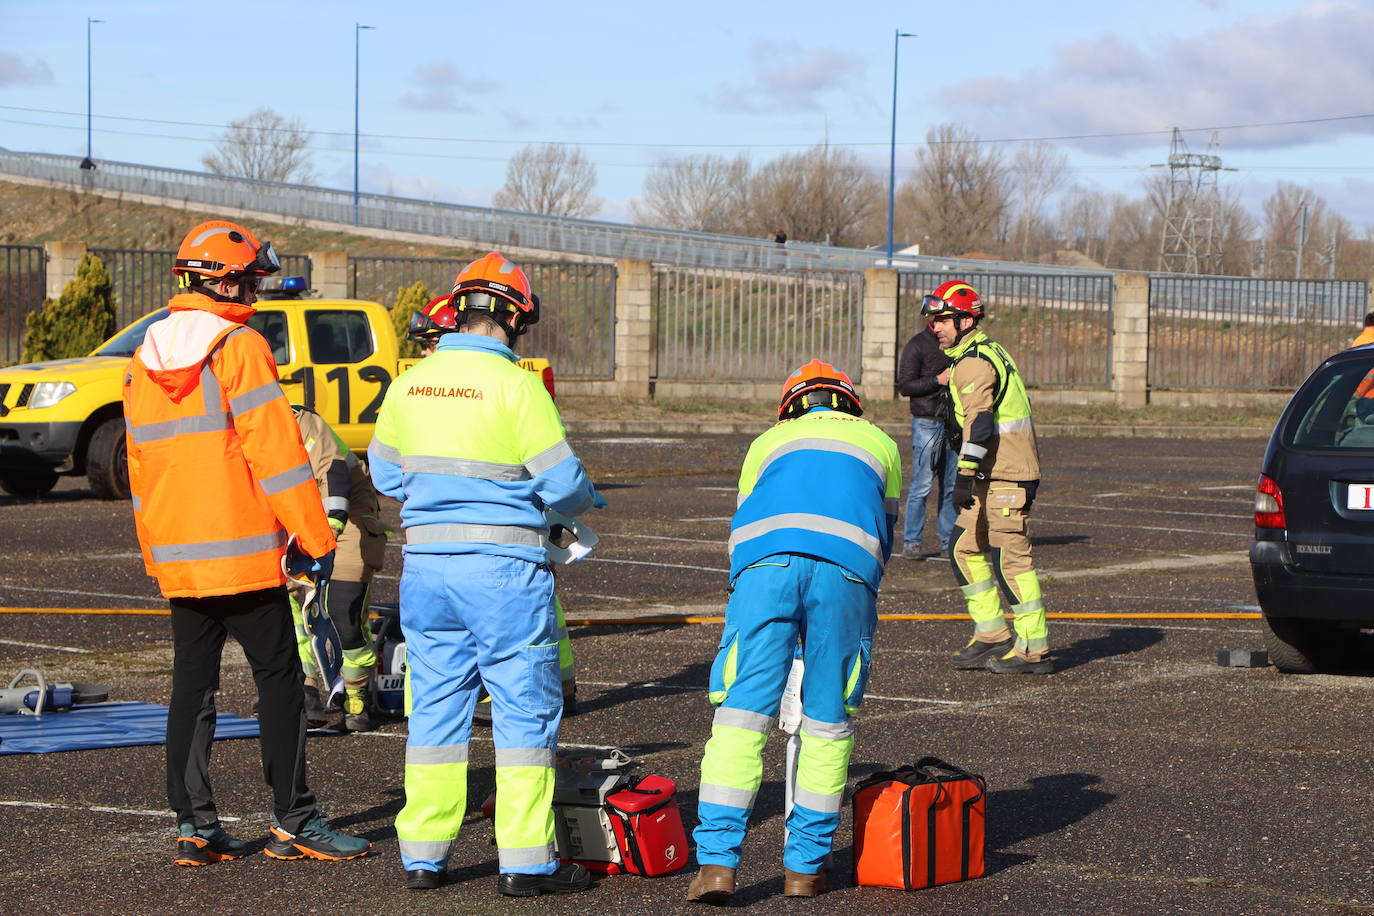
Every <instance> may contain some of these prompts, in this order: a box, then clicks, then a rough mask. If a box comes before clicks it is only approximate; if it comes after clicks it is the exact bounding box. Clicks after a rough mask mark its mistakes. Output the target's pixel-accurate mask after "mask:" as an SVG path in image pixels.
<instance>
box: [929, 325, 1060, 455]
mask: <svg viewBox="0 0 1374 916" xmlns="http://www.w3.org/2000/svg"><path fill="white" fill-rule="evenodd" d="M945 355H946V356H948V357H949V358H950V359H952V360H954V367H953V368H952V369H951V370H950V376H949V393H950V400H951V401H952V402H953V405H954V420H955V422H956V423H958V424H959V428H960V429H961V430H962V431H963V434H964V442H963V445H961V446H960V448H959V467H960V468H961V471H962V472H963V473H972V472H974V471H981V472H982V473H983V474H984V475H985V476H987V477H990V478H992V479H994V480H1039V479H1040V452H1039V448H1038V446H1037V445H1036V441H1035V424H1034V423H1033V422H1032V420H1031V405H1030V397H1029V396H1027V394H1026V386H1025V383H1024V382H1022V381H1021V373H1020V372H1018V371H1017V369H1016V363H1015V362H1013V361H1012V358H1011V356H1010V355H1009V354H1008V353H1007V351H1006V350H1004V349H1003V348H1002V345H1001V344H999V343H995V342H993V341H991V340H989V339H988V335H987V334H985V333H983V332H982V331H974V332H973V333H972V334H969V335H968V336H967V337H965V338H964V339H963V340H961V341H959V343H958V344H956V345H955V346H953V347H949V348H948V349H946V350H945Z"/></svg>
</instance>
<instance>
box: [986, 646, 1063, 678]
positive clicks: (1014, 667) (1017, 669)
mask: <svg viewBox="0 0 1374 916" xmlns="http://www.w3.org/2000/svg"><path fill="white" fill-rule="evenodd" d="M987 668H988V670H989V671H994V672H996V673H997V674H1051V673H1053V672H1054V662H1052V661H1050V660H1049V659H1048V658H1042V659H1037V660H1034V661H1033V660H1031V659H1029V658H1026V657H1024V656H1021V655H1017V654H1016V652H1014V651H1012V652H1008V653H1007V654H1006V655H995V656H993V657H992V658H989V659H988V660H987Z"/></svg>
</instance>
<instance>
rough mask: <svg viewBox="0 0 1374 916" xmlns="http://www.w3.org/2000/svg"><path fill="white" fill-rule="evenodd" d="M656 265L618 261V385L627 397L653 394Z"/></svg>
mask: <svg viewBox="0 0 1374 916" xmlns="http://www.w3.org/2000/svg"><path fill="white" fill-rule="evenodd" d="M653 295H654V269H653V265H652V264H651V263H650V262H648V261H632V260H626V259H622V260H618V261H616V262H615V385H616V389H617V393H618V394H619V395H620V396H621V397H627V398H647V397H649V396H651V394H652V391H651V389H650V379H649V376H650V373H651V371H652V367H653V347H654V336H653V334H654V327H653Z"/></svg>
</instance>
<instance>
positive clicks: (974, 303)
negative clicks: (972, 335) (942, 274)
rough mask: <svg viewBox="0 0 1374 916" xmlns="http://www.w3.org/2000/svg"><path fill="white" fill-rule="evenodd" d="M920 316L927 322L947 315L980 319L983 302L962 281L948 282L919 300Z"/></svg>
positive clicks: (972, 289)
mask: <svg viewBox="0 0 1374 916" xmlns="http://www.w3.org/2000/svg"><path fill="white" fill-rule="evenodd" d="M921 315H922V316H923V317H924V318H925V319H926V320H927V321H929V320H930V319H932V318H944V317H945V316H947V315H952V316H954V317H956V318H957V317H960V316H967V317H969V318H982V317H983V300H982V299H980V298H978V291H977V290H975V289H974V288H973V287H972V286H969V285H968V284H967V283H965V282H964V281H962V280H950V281H948V282H945V283H941V284H940V285H939V286H937V287H935V289H934V291H932V292H931V293H930V294H929V295H928V296H924V297H923V298H922V299H921Z"/></svg>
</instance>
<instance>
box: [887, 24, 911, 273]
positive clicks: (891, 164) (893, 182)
mask: <svg viewBox="0 0 1374 916" xmlns="http://www.w3.org/2000/svg"><path fill="white" fill-rule="evenodd" d="M915 37H916V36H915V35H914V34H912V33H911V32H903V31H900V30H894V31H893V33H892V143H891V146H890V147H889V148H888V157H887V266H888V267H891V266H892V211H893V205H894V203H895V202H896V198H897V48H898V46H899V42H900V41H901V40H902V39H903V38H915Z"/></svg>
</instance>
